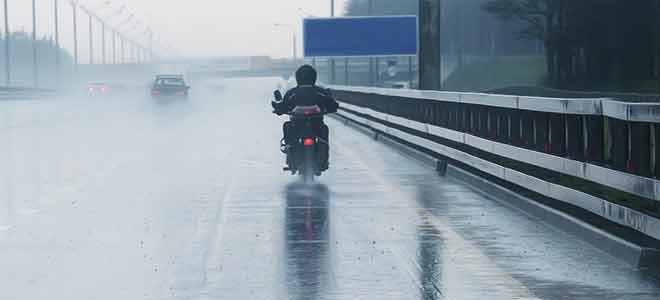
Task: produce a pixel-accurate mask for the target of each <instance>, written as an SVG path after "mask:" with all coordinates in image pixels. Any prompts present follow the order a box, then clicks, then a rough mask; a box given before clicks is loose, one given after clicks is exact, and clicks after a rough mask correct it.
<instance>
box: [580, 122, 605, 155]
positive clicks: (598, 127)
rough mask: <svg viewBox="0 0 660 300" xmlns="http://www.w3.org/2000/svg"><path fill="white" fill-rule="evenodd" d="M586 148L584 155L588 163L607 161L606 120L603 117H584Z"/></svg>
mask: <svg viewBox="0 0 660 300" xmlns="http://www.w3.org/2000/svg"><path fill="white" fill-rule="evenodd" d="M582 122H583V127H584V134H585V141H586V143H585V147H584V155H585V158H586V160H587V161H591V162H595V163H603V161H604V160H605V140H604V136H605V132H604V131H605V128H604V123H605V118H603V117H602V116H583V117H582Z"/></svg>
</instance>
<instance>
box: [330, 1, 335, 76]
mask: <svg viewBox="0 0 660 300" xmlns="http://www.w3.org/2000/svg"><path fill="white" fill-rule="evenodd" d="M330 17H331V18H334V17H335V0H330ZM335 71H336V70H335V59H334V58H330V83H331V84H336V83H337V74H336V73H335Z"/></svg>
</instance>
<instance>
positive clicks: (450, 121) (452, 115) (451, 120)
mask: <svg viewBox="0 0 660 300" xmlns="http://www.w3.org/2000/svg"><path fill="white" fill-rule="evenodd" d="M457 106H458V105H457V104H454V103H452V104H451V105H448V106H447V108H448V113H447V125H448V126H447V128H449V129H452V130H456V128H457V125H458V121H457V118H456V115H457V113H456V111H457V110H458V109H457Z"/></svg>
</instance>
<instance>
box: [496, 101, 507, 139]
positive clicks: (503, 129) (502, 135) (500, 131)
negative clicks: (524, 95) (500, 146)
mask: <svg viewBox="0 0 660 300" xmlns="http://www.w3.org/2000/svg"><path fill="white" fill-rule="evenodd" d="M509 120H510V113H509V112H508V111H507V110H505V109H501V108H500V109H497V131H496V135H497V140H498V141H500V142H504V143H506V142H509V141H510V139H509V131H510V130H509V126H510V124H509Z"/></svg>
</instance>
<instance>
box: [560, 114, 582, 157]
mask: <svg viewBox="0 0 660 300" xmlns="http://www.w3.org/2000/svg"><path fill="white" fill-rule="evenodd" d="M582 120H583V116H579V115H567V116H566V125H565V129H566V130H565V134H566V156H568V157H569V158H573V159H577V160H584V158H585V151H584V149H585V138H584V126H583V124H582Z"/></svg>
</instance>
